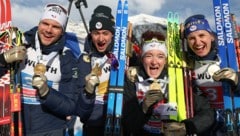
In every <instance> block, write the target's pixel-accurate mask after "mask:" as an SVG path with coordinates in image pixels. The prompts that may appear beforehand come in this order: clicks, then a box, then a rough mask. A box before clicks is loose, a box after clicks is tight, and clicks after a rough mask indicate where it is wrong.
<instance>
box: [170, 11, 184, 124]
mask: <svg viewBox="0 0 240 136" xmlns="http://www.w3.org/2000/svg"><path fill="white" fill-rule="evenodd" d="M167 21H168V24H167V40H168V41H167V46H168V77H169V89H168V91H169V93H168V94H169V103H173V104H174V103H175V104H176V105H177V109H176V110H177V112H176V113H177V114H176V115H170V119H172V120H176V121H181V120H184V119H186V115H187V113H186V111H187V110H186V105H185V95H184V83H183V82H182V81H183V79H184V78H183V69H182V68H183V54H182V53H183V52H182V49H181V45H180V27H179V14H178V13H177V12H175V13H173V12H168V16H167Z"/></svg>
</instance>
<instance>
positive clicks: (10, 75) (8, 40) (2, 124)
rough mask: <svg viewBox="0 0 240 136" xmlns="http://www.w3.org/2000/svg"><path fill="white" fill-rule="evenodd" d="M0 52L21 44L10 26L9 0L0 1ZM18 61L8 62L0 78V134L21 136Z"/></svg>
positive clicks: (15, 29)
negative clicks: (6, 68)
mask: <svg viewBox="0 0 240 136" xmlns="http://www.w3.org/2000/svg"><path fill="white" fill-rule="evenodd" d="M0 9H1V20H0V53H4V52H5V51H7V50H8V49H10V48H12V46H13V45H14V46H20V45H21V44H22V33H21V32H20V31H19V30H18V29H17V28H13V27H12V26H11V21H12V18H11V17H12V15H11V3H10V0H1V1H0ZM18 65H19V64H18V63H15V64H10V65H9V68H10V70H8V72H7V73H6V74H5V75H3V76H1V78H0V100H1V106H0V109H1V113H0V134H1V135H6V136H8V135H10V136H15V135H18V136H22V120H21V96H20V90H21V87H20V73H17V72H16V71H17V70H16V69H17V68H18Z"/></svg>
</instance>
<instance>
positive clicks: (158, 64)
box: [142, 50, 167, 79]
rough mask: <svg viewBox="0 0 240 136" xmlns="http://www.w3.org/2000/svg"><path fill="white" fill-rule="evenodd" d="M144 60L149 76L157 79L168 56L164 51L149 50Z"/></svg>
mask: <svg viewBox="0 0 240 136" xmlns="http://www.w3.org/2000/svg"><path fill="white" fill-rule="evenodd" d="M142 62H143V67H144V69H145V71H146V72H147V74H148V76H149V77H151V78H154V79H156V78H158V77H159V75H160V74H161V72H162V70H163V68H164V66H165V64H166V62H167V58H166V56H165V55H164V53H163V52H162V51H159V50H149V51H147V52H146V53H145V55H144V56H143V58H142Z"/></svg>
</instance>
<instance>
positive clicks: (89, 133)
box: [83, 125, 104, 136]
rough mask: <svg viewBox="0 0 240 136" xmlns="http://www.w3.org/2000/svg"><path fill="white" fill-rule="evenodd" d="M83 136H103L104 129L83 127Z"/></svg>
mask: <svg viewBox="0 0 240 136" xmlns="http://www.w3.org/2000/svg"><path fill="white" fill-rule="evenodd" d="M83 136H104V127H103V126H102V127H96V126H87V125H83Z"/></svg>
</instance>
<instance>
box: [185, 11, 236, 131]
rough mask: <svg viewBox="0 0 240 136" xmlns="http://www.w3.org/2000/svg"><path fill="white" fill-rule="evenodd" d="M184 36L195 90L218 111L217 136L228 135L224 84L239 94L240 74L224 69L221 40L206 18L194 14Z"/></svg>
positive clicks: (188, 19)
mask: <svg viewBox="0 0 240 136" xmlns="http://www.w3.org/2000/svg"><path fill="white" fill-rule="evenodd" d="M184 37H185V38H186V41H187V44H188V54H187V55H188V57H187V58H188V64H190V65H189V66H190V67H191V68H192V78H193V80H192V81H193V90H194V91H197V92H198V94H204V95H206V96H207V97H208V100H209V102H210V105H211V107H212V108H213V109H215V111H216V123H215V125H214V126H213V128H212V130H213V135H222V134H224V133H226V131H227V130H226V126H225V125H224V100H223V92H224V90H223V87H222V82H219V81H226V82H228V83H229V84H230V85H231V89H232V90H233V92H236V93H239V90H240V84H239V77H240V76H239V73H238V72H236V71H234V70H233V69H231V68H228V67H226V68H222V69H220V63H221V58H220V57H219V54H218V49H217V45H218V42H217V37H216V35H215V33H214V32H213V31H212V29H211V28H210V26H209V23H208V21H207V20H206V18H205V17H204V15H201V14H199V15H193V16H190V17H189V18H187V19H186V20H185V23H184Z"/></svg>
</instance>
